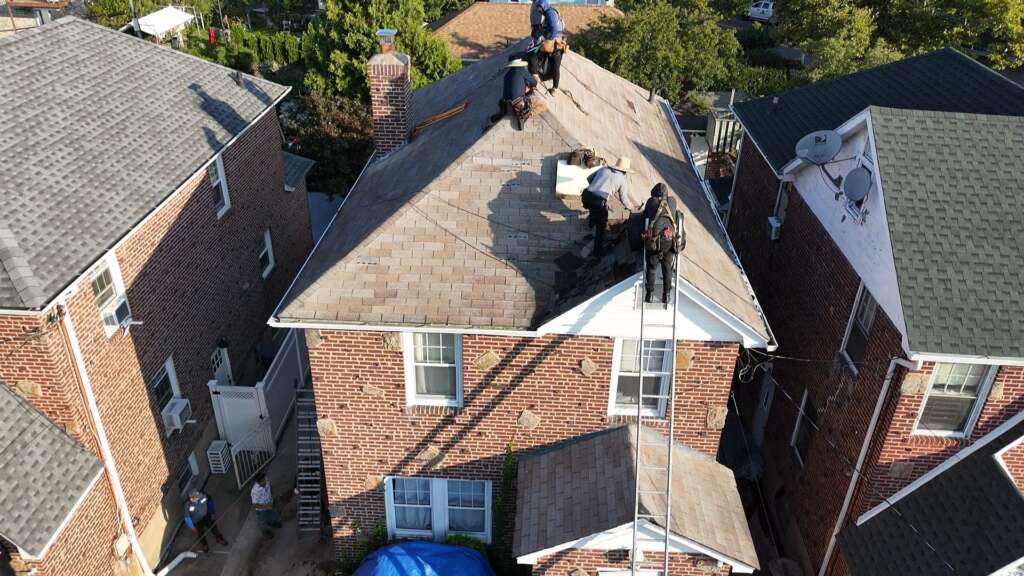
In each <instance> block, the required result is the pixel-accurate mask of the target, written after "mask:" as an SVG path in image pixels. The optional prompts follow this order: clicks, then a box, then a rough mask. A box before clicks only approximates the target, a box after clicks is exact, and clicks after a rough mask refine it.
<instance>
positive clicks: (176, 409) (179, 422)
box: [160, 398, 192, 432]
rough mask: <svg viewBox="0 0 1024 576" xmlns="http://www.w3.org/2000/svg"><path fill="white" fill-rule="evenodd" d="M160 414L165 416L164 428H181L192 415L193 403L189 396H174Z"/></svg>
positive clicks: (168, 429)
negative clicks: (190, 402)
mask: <svg viewBox="0 0 1024 576" xmlns="http://www.w3.org/2000/svg"><path fill="white" fill-rule="evenodd" d="M160 415H161V416H163V419H164V428H166V429H167V431H168V432H172V431H174V430H181V429H182V428H184V427H185V422H186V421H188V419H189V418H191V417H192V405H191V404H189V402H188V399H187V398H172V399H171V401H170V402H168V403H167V406H164V409H163V411H162V412H161V413H160Z"/></svg>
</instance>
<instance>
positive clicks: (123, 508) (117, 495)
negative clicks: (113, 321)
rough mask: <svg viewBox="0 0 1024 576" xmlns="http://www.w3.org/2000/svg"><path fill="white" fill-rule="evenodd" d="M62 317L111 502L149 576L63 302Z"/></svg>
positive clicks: (137, 559) (82, 359) (69, 317)
mask: <svg viewBox="0 0 1024 576" xmlns="http://www.w3.org/2000/svg"><path fill="white" fill-rule="evenodd" d="M62 305H63V307H64V314H63V316H62V318H61V320H62V321H63V322H64V326H65V328H66V329H67V331H68V340H70V343H71V352H72V354H73V355H74V357H75V367H76V368H77V369H78V374H79V376H80V377H81V379H82V388H83V390H84V392H85V399H86V404H87V408H88V409H89V413H90V415H91V416H92V420H93V422H94V423H95V425H96V440H97V443H98V444H99V447H100V455H101V456H102V457H103V467H104V468H105V469H106V471H107V476H109V477H110V483H111V484H112V485H113V487H114V500H116V501H117V507H118V510H119V511H120V512H121V522H122V524H124V527H125V531H126V532H127V534H128V540H129V542H131V545H132V551H133V552H134V553H135V559H136V561H137V562H138V563H139V566H140V567H141V568H142V573H143V574H144V576H153V569H152V568H150V567H149V562H147V561H146V555H145V554H143V552H142V545H141V544H140V543H139V536H138V535H137V534H136V533H135V526H134V524H133V523H132V513H131V511H130V510H129V509H128V501H127V499H125V497H124V487H123V486H122V485H121V477H120V476H119V475H118V473H117V466H116V465H115V464H114V453H113V451H111V449H110V442H109V441H108V440H107V432H106V430H105V429H104V427H103V419H102V418H101V417H100V409H99V405H98V404H97V403H96V395H95V394H93V390H92V382H91V381H90V380H89V373H88V372H87V371H86V369H85V357H84V356H83V355H82V348H81V346H79V345H78V335H77V334H76V333H75V325H74V323H73V322H72V321H71V314H70V313H69V312H68V311H67V303H66V302H63V303H62Z"/></svg>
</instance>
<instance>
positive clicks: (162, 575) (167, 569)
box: [156, 551, 199, 576]
mask: <svg viewBox="0 0 1024 576" xmlns="http://www.w3.org/2000/svg"><path fill="white" fill-rule="evenodd" d="M198 557H199V554H196V553H195V552H189V551H185V552H182V553H181V554H178V556H177V557H175V558H174V560H171V563H170V564H168V565H167V566H164V568H163V570H161V571H159V572H157V573H156V576H167V575H168V574H170V573H171V570H174V569H175V568H177V567H178V564H181V563H182V562H184V561H185V560H191V559H192V558H198Z"/></svg>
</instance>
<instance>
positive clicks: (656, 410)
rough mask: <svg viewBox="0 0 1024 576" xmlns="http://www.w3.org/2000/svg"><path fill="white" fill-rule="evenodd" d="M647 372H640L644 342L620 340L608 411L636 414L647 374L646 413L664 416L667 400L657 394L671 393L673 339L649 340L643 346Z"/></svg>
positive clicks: (616, 347)
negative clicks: (641, 343) (641, 387)
mask: <svg viewBox="0 0 1024 576" xmlns="http://www.w3.org/2000/svg"><path fill="white" fill-rule="evenodd" d="M643 348H644V349H643V373H642V374H641V372H640V364H641V362H640V341H639V340H633V339H625V338H623V339H618V340H616V341H615V358H614V361H613V362H612V384H611V398H610V400H609V408H608V413H609V414H613V415H622V416H635V415H636V408H637V402H639V401H640V380H641V376H642V377H643V378H642V379H643V386H644V395H645V396H646V395H650V396H655V397H654V398H644V413H645V414H646V415H648V416H655V417H660V416H662V415H663V414H664V413H665V405H666V400H665V399H664V398H657V397H656V396H667V395H668V393H669V389H668V387H669V383H670V382H671V381H672V374H671V370H672V357H671V356H672V342H671V341H669V340H645V341H644V346H643Z"/></svg>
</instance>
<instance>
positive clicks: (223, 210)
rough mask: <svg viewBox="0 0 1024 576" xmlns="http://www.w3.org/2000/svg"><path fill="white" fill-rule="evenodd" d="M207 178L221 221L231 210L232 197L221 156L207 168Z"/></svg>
mask: <svg viewBox="0 0 1024 576" xmlns="http://www.w3.org/2000/svg"><path fill="white" fill-rule="evenodd" d="M206 176H207V178H209V180H210V186H211V187H212V188H213V206H214V208H216V210H217V218H218V219H220V218H222V217H223V216H224V215H225V214H227V212H228V210H230V209H231V196H230V195H229V194H228V180H227V178H226V177H225V176H224V159H223V158H222V157H221V156H220V155H219V154H218V155H217V158H215V159H214V161H213V162H211V163H210V164H209V165H208V166H207V167H206Z"/></svg>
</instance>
